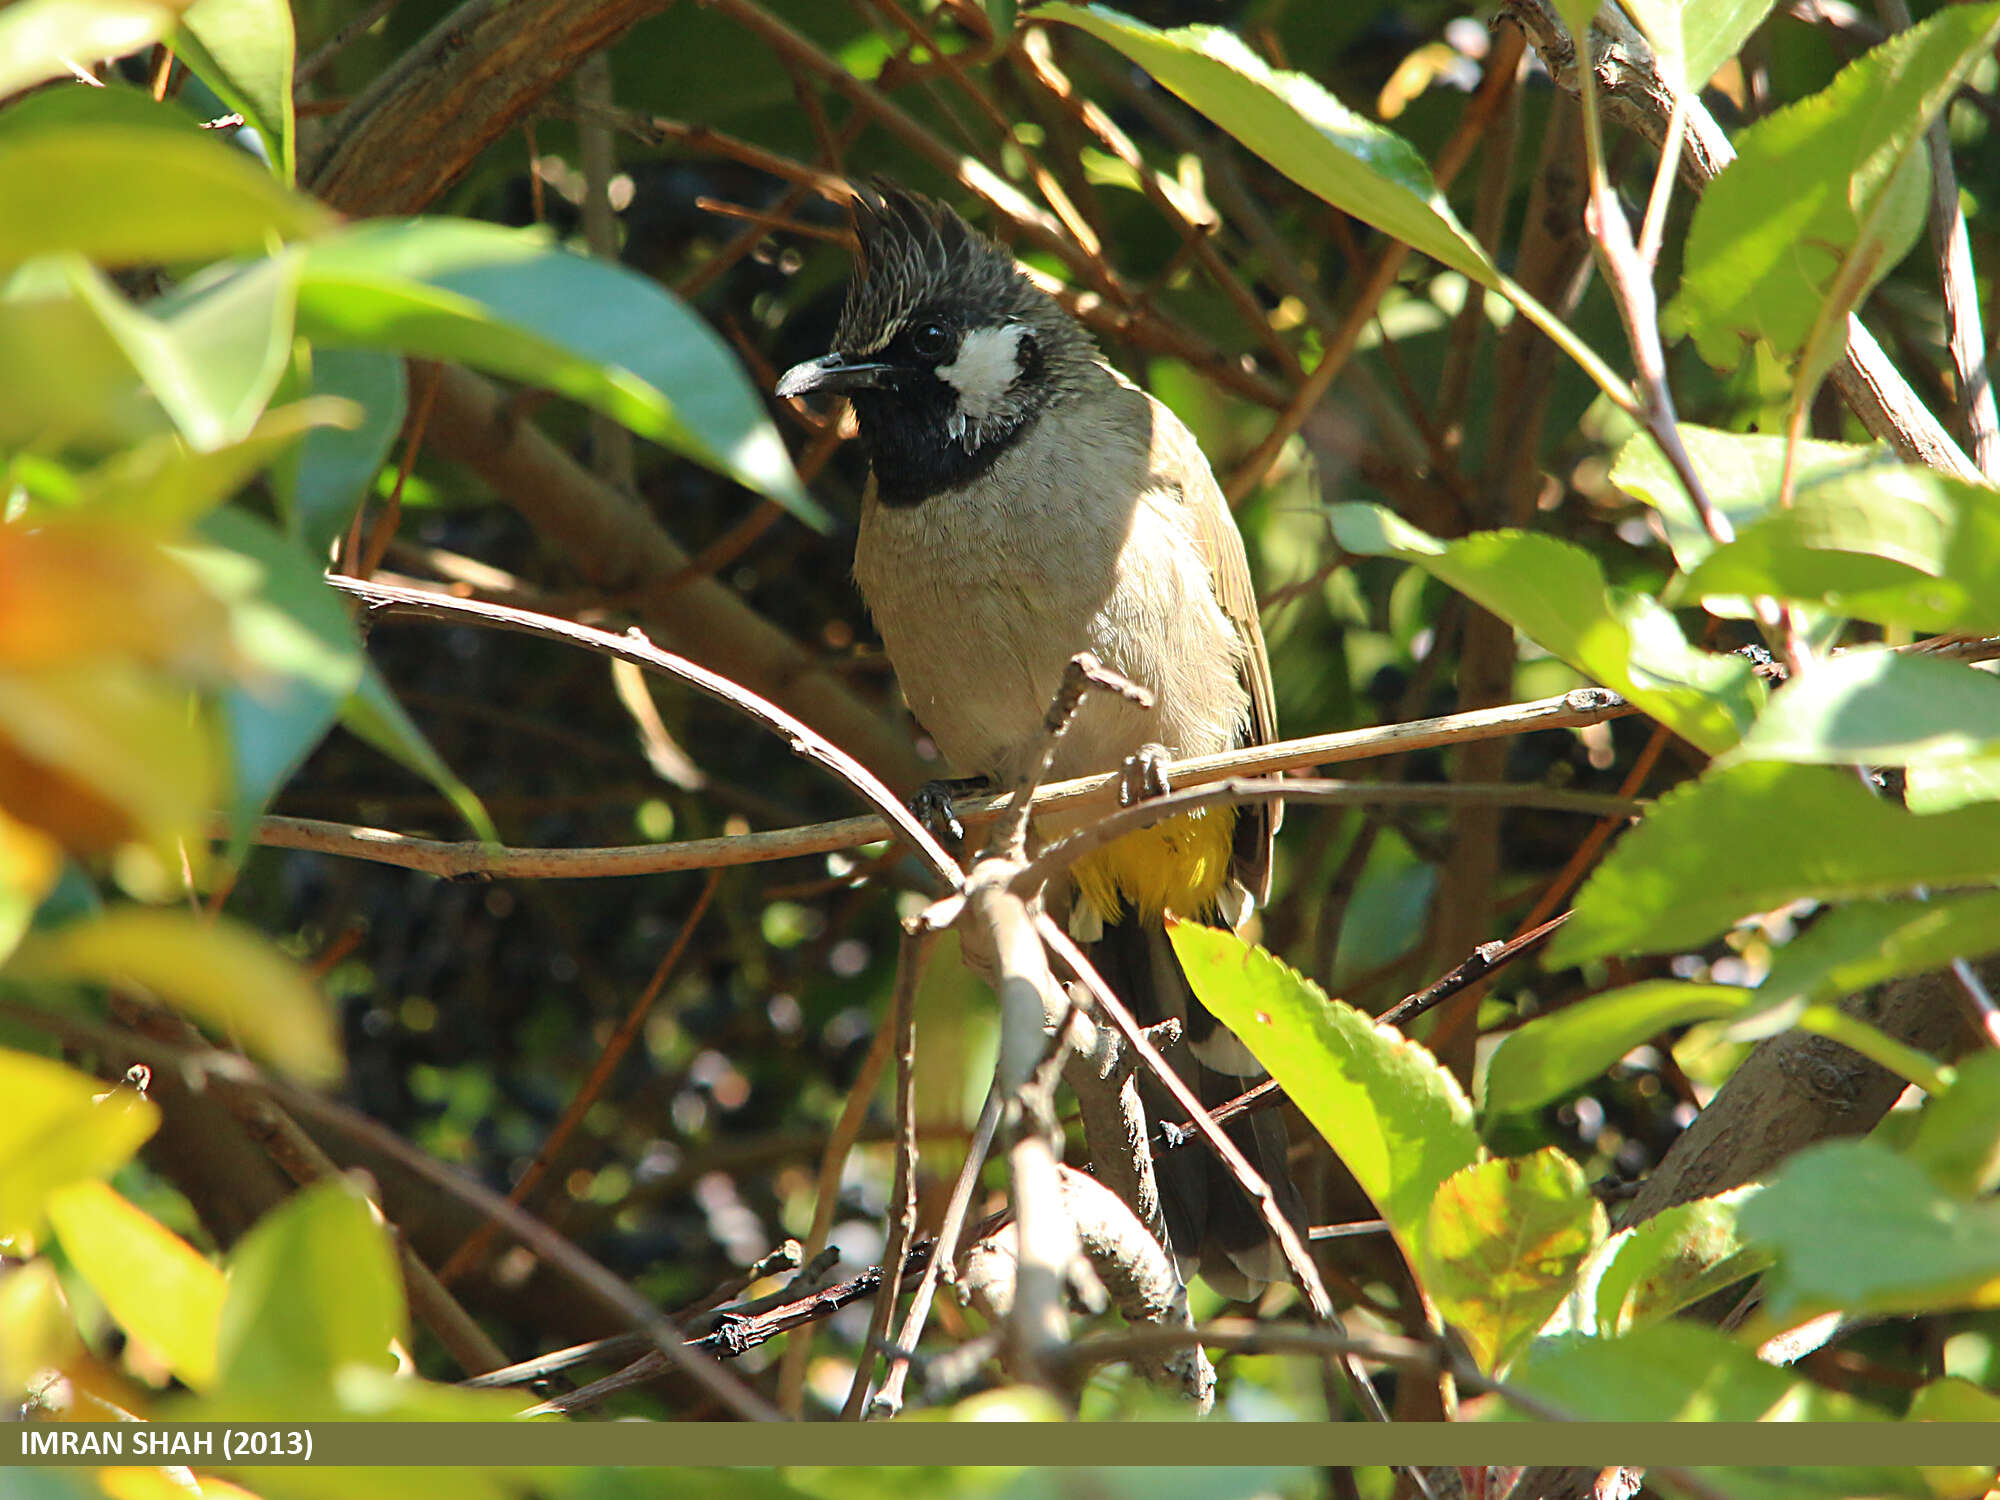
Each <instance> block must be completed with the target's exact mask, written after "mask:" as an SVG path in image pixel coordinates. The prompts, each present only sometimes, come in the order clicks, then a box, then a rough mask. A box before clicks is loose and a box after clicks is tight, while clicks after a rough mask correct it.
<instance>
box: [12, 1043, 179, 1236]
mask: <svg viewBox="0 0 2000 1500" xmlns="http://www.w3.org/2000/svg"><path fill="white" fill-rule="evenodd" d="M100 1095H101V1096H102V1098H100V1097H99V1096H100ZM0 1099H5V1100H6V1101H7V1107H6V1108H5V1109H0V1240H7V1239H14V1240H17V1241H18V1242H20V1243H22V1244H26V1245H32V1244H33V1243H34V1240H35V1238H36V1236H37V1235H38V1234H39V1233H40V1230H41V1226H42V1222H43V1217H44V1214H45V1212H46V1209H47V1205H48V1199H49V1195H50V1194H51V1193H53V1192H54V1191H55V1190H56V1189H57V1188H60V1187H63V1186H65V1185H66V1184H68V1183H72V1182H76V1181H78V1180H80V1179H83V1178H91V1177H105V1176H108V1175H110V1174H111V1173H112V1172H114V1171H116V1170H117V1169H118V1168H119V1167H122V1166H123V1165H124V1164H125V1163H126V1162H128V1161H130V1160H131V1159H132V1153H133V1152H135V1151H137V1150H138V1149H139V1146H140V1144H141V1143H142V1142H144V1141H145V1139H146V1138H147V1137H148V1136H150V1135H151V1134H152V1133H153V1132H154V1131H155V1130H157V1129H158V1128H159V1124H160V1111H159V1109H158V1107H157V1106H155V1105H154V1104H153V1102H152V1101H151V1100H150V1099H147V1098H144V1097H142V1096H141V1095H139V1094H138V1093H135V1092H134V1091H133V1090H131V1089H112V1090H109V1091H107V1090H106V1089H105V1086H104V1085H103V1084H102V1083H100V1082H98V1081H97V1080H96V1079H95V1078H91V1077H88V1076H86V1075H85V1074H82V1073H79V1072H77V1071H76V1070H75V1069H74V1068H66V1067H64V1066H63V1065H62V1064H61V1063H54V1062H49V1061H48V1060H47V1059H45V1058H40V1057H30V1056H29V1055H28V1054H27V1053H25V1052H10V1051H8V1050H6V1049H5V1048H0Z"/></svg>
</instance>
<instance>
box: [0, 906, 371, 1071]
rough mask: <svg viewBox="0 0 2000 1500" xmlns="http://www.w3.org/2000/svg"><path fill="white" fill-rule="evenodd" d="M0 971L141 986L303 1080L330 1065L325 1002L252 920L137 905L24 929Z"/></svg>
mask: <svg viewBox="0 0 2000 1500" xmlns="http://www.w3.org/2000/svg"><path fill="white" fill-rule="evenodd" d="M8 972H9V973H11V974H14V975H16V976H18V977H20V978H23V979H29V980H37V979H39V980H51V979H55V980H69V981H72V982H77V983H87V984H103V985H128V984H137V985H143V986H144V987H145V988H146V989H148V990H150V991H151V992H152V993H153V994H154V995H156V996H158V997H159V998H160V999H161V1000H163V1001H165V1002H166V1003H168V1004H170V1005H173V1006H174V1007H176V1008H177V1009H179V1010H183V1011H185V1012H187V1013H188V1014H189V1015H191V1016H193V1017H195V1018H196V1019H197V1020H201V1021H205V1022H207V1023H209V1024H210V1025H212V1026H215V1027H217V1028H218V1029H219V1030H221V1031H223V1032H224V1033H225V1034H227V1035H229V1036H231V1037H232V1038H236V1039H239V1040H241V1041H242V1042H243V1043H244V1044H245V1046H247V1047H248V1048H249V1049H250V1050H251V1051H252V1052H255V1053H258V1054H259V1055H261V1056H264V1057H268V1058H270V1059H271V1060H272V1061H274V1062H276V1063H278V1064H279V1065H280V1066H281V1067H284V1068H286V1069H287V1070H289V1071H291V1072H293V1073H297V1074H299V1075H301V1076H302V1077H305V1078H310V1079H328V1078H334V1077H337V1076H338V1075H339V1073H340V1046H339V1043H338V1042H337V1041H336V1039H335V1036H334V1029H333V1020H332V1017H331V1015H330V1014H329V1013H328V1010H327V1006H326V1002H325V1001H324V1000H323V999H322V998H321V997H320V994H319V991H318V990H316V989H315V988H314V987H313V985H312V982H311V981H310V980H309V979H307V977H306V975H305V972H304V971H303V970H302V969H300V968H299V966H298V965H297V964H295V963H293V962H292V961H291V960H290V959H289V958H287V957H286V956H285V955H284V954H283V953H281V952H280V951H279V950H278V949H277V948H276V947H275V946H273V945H272V943H271V941H270V939H268V938H266V937H265V936H264V935H263V934H262V933H260V932H258V931H257V930H256V929H255V928H252V927H248V926H245V925H244V924H242V923H240V922H237V921H235V920H233V919H231V918H229V917H218V918H215V919H213V920H209V919H205V918H200V917H197V916H195V915H194V914H193V913H192V912H188V911H181V910H170V909H156V908H151V907H143V906H118V907H113V908H111V909H110V910H107V911H105V912H103V913H101V914H99V915H97V916H94V917H85V918H83V919H81V920H79V921H75V922H70V923H67V924H65V925H63V926H61V927H56V928H52V929H49V930H47V931H42V932H36V933H32V934H30V935H29V936H28V937H27V938H26V939H25V940H24V941H23V942H22V944H21V946H20V948H19V949H18V950H17V951H16V953H15V955H14V958H13V960H12V962H10V963H9V965H8Z"/></svg>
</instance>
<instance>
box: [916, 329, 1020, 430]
mask: <svg viewBox="0 0 2000 1500" xmlns="http://www.w3.org/2000/svg"><path fill="white" fill-rule="evenodd" d="M1027 332H1028V330H1027V327H1026V326H1025V325H1024V324H1020V323H1008V324H1004V325H1003V326H1001V327H999V328H975V329H973V330H972V331H971V332H970V333H968V334H966V336H965V340H964V342H963V343H961V344H960V345H959V346H958V356H957V358H955V359H953V360H952V362H951V363H950V364H948V365H939V366H938V369H937V374H938V379H940V380H942V381H945V382H947V383H948V384H949V385H950V386H951V388H952V389H953V390H955V391H957V392H958V410H957V412H956V413H954V415H953V420H954V421H955V422H961V421H962V422H971V423H974V424H977V423H980V422H984V421H986V420H987V419H988V418H990V417H992V416H993V415H994V414H995V413H996V412H998V411H999V410H1000V409H1001V407H1002V406H1003V405H1004V404H1005V403H1006V399H1007V393H1008V392H1009V391H1011V390H1012V389H1013V388H1014V380H1015V378H1016V377H1017V376H1018V375H1019V374H1020V373H1021V359H1020V350H1021V340H1022V338H1023V337H1024V336H1025V335H1026V334H1027Z"/></svg>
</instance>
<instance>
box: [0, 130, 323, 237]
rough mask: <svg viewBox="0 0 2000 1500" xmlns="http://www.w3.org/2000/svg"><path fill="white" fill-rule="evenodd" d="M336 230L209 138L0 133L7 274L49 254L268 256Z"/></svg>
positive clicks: (0, 218)
mask: <svg viewBox="0 0 2000 1500" xmlns="http://www.w3.org/2000/svg"><path fill="white" fill-rule="evenodd" d="M333 222H334V220H333V215H332V213H331V212H330V211H329V210H327V209H325V208H323V207H321V206H320V205H319V204H317V203H315V202H313V201H312V200H311V199H310V198H306V197H303V196H301V195H299V194H297V193H294V192H292V191H291V190H290V189H288V188H286V187H284V186H283V185H282V184H280V183H278V182H277V181H275V180H274V179H273V178H272V176H271V174H270V173H268V172H266V171H264V170H263V169H262V168H261V167H259V166H258V165H257V163H256V162H255V161H254V160H252V159H251V158H250V157H249V156H248V155H246V154H245V153H243V152H241V151H237V150H233V149H232V148H230V147H228V146H225V145H224V144H222V142H220V141H217V140H213V139H210V138H208V137H206V136H182V135H179V134H177V133H174V132H171V131H164V130H150V129H145V128H141V127H135V126H124V125H97V126H91V127H87V128H79V129H75V130H64V131H36V132H33V133H31V134H27V135H23V136H0V269H5V268H7V267H10V266H14V265H18V264H19V263H20V262H22V261H25V260H29V259H32V258H33V257H36V256H42V255H61V254H76V255H81V256H83V257H84V258H85V259H87V260H91V261H95V262H96V263H98V264H99V265H107V266H135V265H147V264H154V263H160V262H167V263H172V262H176V261H189V260H210V259H213V258H215V257H217V256H222V255H234V254H238V253H245V254H260V253H262V252H263V251H264V250H265V249H267V248H268V245H269V242H270V240H271V239H272V238H273V237H275V238H278V239H286V240H291V239H301V238H304V237H306V236H309V235H314V234H319V233H321V232H323V231H324V230H326V229H327V228H329V227H330V226H331V225H332V223H333Z"/></svg>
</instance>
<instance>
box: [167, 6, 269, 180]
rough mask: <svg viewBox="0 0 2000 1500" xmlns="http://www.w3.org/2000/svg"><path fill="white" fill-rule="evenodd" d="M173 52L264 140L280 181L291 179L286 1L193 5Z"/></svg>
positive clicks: (175, 40) (182, 20)
mask: <svg viewBox="0 0 2000 1500" xmlns="http://www.w3.org/2000/svg"><path fill="white" fill-rule="evenodd" d="M174 50H175V51H176V52H178V53H179V54H180V56H181V60H182V61H183V62H185V63H186V64H187V65H188V66H189V67H190V68H192V69H193V70H194V71H195V72H196V73H197V74H198V75H200V78H201V81H202V82H203V83H205V84H207V85H208V86H209V87H210V88H212V89H214V90H215V92H216V93H217V94H218V95H219V96H221V98H222V99H223V100H224V102H226V103H227V104H228V105H229V107H230V108H231V109H233V110H235V111H237V112H238V113H239V114H241V115H242V116H243V117H244V119H245V120H247V121H248V122H249V123H250V124H251V125H252V126H254V127H255V128H256V130H257V133H258V134H259V135H261V136H263V138H264V143H265V145H266V146H267V147H268V148H269V150H270V152H271V159H272V160H273V161H274V162H276V163H277V164H278V175H279V177H280V178H282V179H283V180H284V181H286V182H290V181H291V180H292V176H293V152H294V142H293V131H292V69H293V66H294V64H295V62H296V60H297V52H298V43H297V40H296V38H295V37H294V36H293V34H292V10H291V7H290V6H289V5H287V4H286V3H285V0H196V3H195V4H193V5H191V6H189V7H188V10H187V14H186V15H184V16H182V17H181V28H180V32H179V34H178V35H177V36H176V37H175V38H174Z"/></svg>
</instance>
